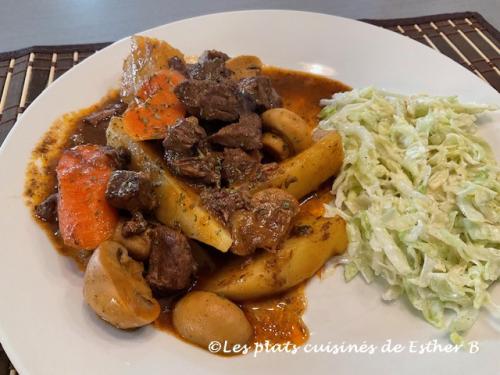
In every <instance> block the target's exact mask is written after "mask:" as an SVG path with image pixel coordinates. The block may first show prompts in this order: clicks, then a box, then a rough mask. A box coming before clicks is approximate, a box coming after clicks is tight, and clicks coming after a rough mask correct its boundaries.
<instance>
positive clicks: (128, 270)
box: [83, 241, 160, 329]
mask: <svg viewBox="0 0 500 375" xmlns="http://www.w3.org/2000/svg"><path fill="white" fill-rule="evenodd" d="M143 270H144V266H143V265H142V263H139V262H137V261H135V260H133V259H132V258H130V257H129V256H128V253H127V249H126V248H125V247H123V246H122V245H121V244H119V243H118V242H114V241H105V242H103V243H101V244H100V245H99V247H98V248H97V249H96V250H95V251H94V253H93V254H92V257H91V258H90V260H89V263H88V265H87V269H86V271H85V276H84V288H83V294H84V297H85V301H86V302H87V303H88V304H89V305H90V307H91V308H92V309H93V310H94V311H95V313H96V314H97V315H99V317H101V318H102V319H103V320H105V321H107V322H108V323H110V324H112V325H114V326H115V327H118V328H123V329H128V328H137V327H141V326H144V325H147V324H149V323H151V322H153V321H154V320H156V318H158V315H159V314H160V305H159V304H158V301H156V300H155V299H154V298H153V294H152V292H151V288H150V287H149V285H148V284H147V283H146V281H145V280H144V278H143V276H142V272H143Z"/></svg>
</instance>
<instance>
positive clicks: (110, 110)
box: [83, 102, 127, 126]
mask: <svg viewBox="0 0 500 375" xmlns="http://www.w3.org/2000/svg"><path fill="white" fill-rule="evenodd" d="M126 109H127V104H125V103H123V102H118V103H113V104H110V105H107V106H106V107H104V108H103V109H101V110H100V111H97V112H94V113H91V114H90V115H88V116H87V117H84V119H83V121H84V122H85V123H86V124H89V125H92V126H97V125H99V123H101V122H103V121H107V120H109V119H110V118H111V117H113V116H119V115H121V114H122V113H123V112H125V110H126Z"/></svg>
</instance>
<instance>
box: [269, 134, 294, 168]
mask: <svg viewBox="0 0 500 375" xmlns="http://www.w3.org/2000/svg"><path fill="white" fill-rule="evenodd" d="M262 146H263V149H264V151H265V152H267V153H268V154H269V155H271V156H272V157H273V158H274V159H276V160H279V161H282V160H285V159H287V158H288V157H289V156H290V147H289V146H288V144H287V143H286V142H285V141H284V140H283V138H281V137H280V136H279V135H276V134H274V133H264V134H262Z"/></svg>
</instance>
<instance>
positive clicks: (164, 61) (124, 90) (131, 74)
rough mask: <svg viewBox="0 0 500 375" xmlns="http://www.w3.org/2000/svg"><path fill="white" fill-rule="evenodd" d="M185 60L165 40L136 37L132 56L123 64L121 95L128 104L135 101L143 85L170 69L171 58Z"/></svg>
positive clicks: (132, 44) (132, 42)
mask: <svg viewBox="0 0 500 375" xmlns="http://www.w3.org/2000/svg"><path fill="white" fill-rule="evenodd" d="M174 56H176V57H178V58H180V59H181V60H184V55H183V54H182V52H181V51H179V50H178V49H177V48H174V47H172V46H171V45H170V44H168V43H167V42H165V41H163V40H158V39H155V38H150V37H147V36H141V35H134V36H133V37H132V40H131V46H130V55H128V56H127V58H126V59H125V61H124V62H123V75H122V87H121V91H120V95H121V97H122V99H123V100H124V101H125V102H126V103H130V102H132V101H133V99H134V95H135V94H137V92H138V91H139V89H140V88H141V87H142V85H143V84H144V83H145V82H146V81H147V80H148V79H149V78H151V76H152V75H153V74H154V73H157V72H158V71H159V70H160V69H162V68H165V67H168V60H169V59H170V58H171V57H174Z"/></svg>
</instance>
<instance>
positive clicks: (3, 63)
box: [0, 12, 500, 375]
mask: <svg viewBox="0 0 500 375" xmlns="http://www.w3.org/2000/svg"><path fill="white" fill-rule="evenodd" d="M362 21H364V22H368V23H371V24H373V25H377V26H381V27H384V28H386V29H389V30H393V31H395V32H397V33H401V34H403V35H406V36H408V37H410V38H412V39H415V40H417V41H419V42H421V43H424V44H426V45H428V46H429V47H430V48H433V49H435V50H437V51H439V52H441V53H444V54H445V55H447V56H449V57H451V58H452V59H453V60H455V61H457V62H458V63H460V64H462V65H463V66H465V67H466V68H467V69H469V70H471V71H472V72H474V73H475V74H477V75H478V76H479V77H481V78H482V79H483V80H485V81H486V82H488V83H489V84H491V85H492V86H493V87H494V88H495V89H496V90H497V91H500V48H499V47H500V33H499V32H498V30H496V29H495V28H494V27H493V26H491V25H490V24H489V23H488V22H487V21H486V20H485V19H484V18H483V17H482V16H481V15H480V14H478V13H475V12H465V13H451V14H440V15H434V16H426V17H417V18H401V19H390V20H368V19H364V20H362ZM109 44H110V43H98V44H79V45H66V46H37V47H31V48H26V49H22V50H17V51H12V52H5V53H0V88H2V90H1V93H2V94H1V97H0V145H1V143H2V142H3V141H4V139H5V137H6V136H7V133H8V132H9V131H10V129H11V128H12V126H13V125H14V123H15V122H16V119H17V118H18V117H19V116H21V114H22V113H23V111H24V110H25V109H26V108H27V107H28V106H29V105H30V103H31V102H32V101H33V100H34V99H35V98H36V97H37V96H38V95H39V94H40V93H41V92H42V91H43V90H44V89H45V88H46V87H47V86H49V85H50V84H51V83H52V82H53V81H54V80H56V79H57V78H58V77H59V76H60V75H61V74H63V73H64V72H66V71H68V70H69V69H71V67H73V66H74V65H76V64H78V63H79V62H81V61H83V60H85V59H86V58H87V57H89V56H90V55H92V54H93V53H95V52H96V51H98V50H99V49H101V48H103V47H105V46H107V45H109ZM13 374H16V371H15V370H14V369H13V367H12V365H11V364H10V362H9V361H8V358H7V356H6V355H5V353H4V352H3V350H2V348H1V346H0V375H13Z"/></svg>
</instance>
